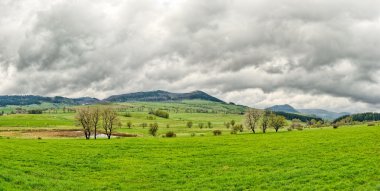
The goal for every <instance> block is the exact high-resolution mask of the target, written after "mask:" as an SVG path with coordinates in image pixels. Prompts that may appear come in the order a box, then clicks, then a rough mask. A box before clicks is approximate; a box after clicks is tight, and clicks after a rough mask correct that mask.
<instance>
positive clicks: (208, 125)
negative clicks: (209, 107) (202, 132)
mask: <svg viewBox="0 0 380 191" xmlns="http://www.w3.org/2000/svg"><path fill="white" fill-rule="evenodd" d="M207 127H208V128H209V129H211V128H212V123H211V122H210V121H209V122H207Z"/></svg>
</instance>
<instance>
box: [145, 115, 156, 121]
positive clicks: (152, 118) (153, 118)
mask: <svg viewBox="0 0 380 191" xmlns="http://www.w3.org/2000/svg"><path fill="white" fill-rule="evenodd" d="M146 119H148V120H155V119H156V118H155V117H153V116H146Z"/></svg>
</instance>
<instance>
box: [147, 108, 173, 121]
mask: <svg viewBox="0 0 380 191" xmlns="http://www.w3.org/2000/svg"><path fill="white" fill-rule="evenodd" d="M149 114H153V115H155V116H157V117H162V118H166V119H168V118H169V113H168V112H166V111H163V110H156V111H150V112H149Z"/></svg>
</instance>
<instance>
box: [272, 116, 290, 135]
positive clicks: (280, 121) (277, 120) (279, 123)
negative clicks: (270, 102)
mask: <svg viewBox="0 0 380 191" xmlns="http://www.w3.org/2000/svg"><path fill="white" fill-rule="evenodd" d="M269 121H270V126H272V127H273V128H274V129H275V130H276V132H278V130H279V129H280V128H281V127H283V126H285V125H286V119H285V117H284V116H279V115H275V114H272V115H270V120H269Z"/></svg>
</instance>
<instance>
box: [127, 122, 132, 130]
mask: <svg viewBox="0 0 380 191" xmlns="http://www.w3.org/2000/svg"><path fill="white" fill-rule="evenodd" d="M127 127H128V129H130V128H131V127H132V122H131V121H128V122H127Z"/></svg>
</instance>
